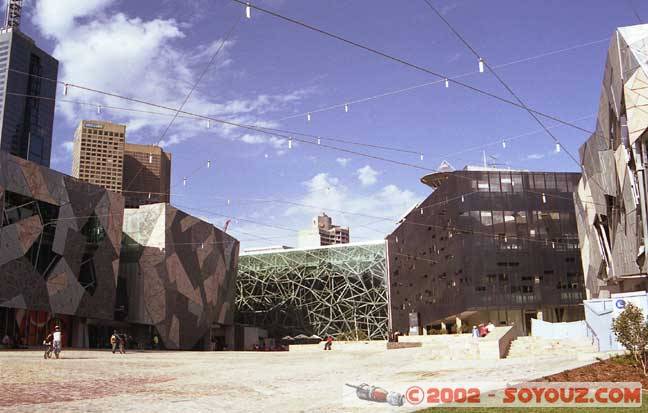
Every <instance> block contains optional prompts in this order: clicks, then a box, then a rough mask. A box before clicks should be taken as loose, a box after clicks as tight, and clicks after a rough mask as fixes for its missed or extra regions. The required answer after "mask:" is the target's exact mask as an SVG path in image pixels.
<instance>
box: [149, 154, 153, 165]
mask: <svg viewBox="0 0 648 413" xmlns="http://www.w3.org/2000/svg"><path fill="white" fill-rule="evenodd" d="M149 163H153V154H152V153H149Z"/></svg>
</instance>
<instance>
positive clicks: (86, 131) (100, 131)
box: [83, 128, 124, 138]
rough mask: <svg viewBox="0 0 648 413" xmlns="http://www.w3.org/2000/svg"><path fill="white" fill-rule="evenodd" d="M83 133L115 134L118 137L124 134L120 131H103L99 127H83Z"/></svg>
mask: <svg viewBox="0 0 648 413" xmlns="http://www.w3.org/2000/svg"><path fill="white" fill-rule="evenodd" d="M83 133H84V134H85V135H99V136H115V137H119V138H123V137H124V134H123V133H120V132H112V131H104V130H101V129H92V128H83Z"/></svg>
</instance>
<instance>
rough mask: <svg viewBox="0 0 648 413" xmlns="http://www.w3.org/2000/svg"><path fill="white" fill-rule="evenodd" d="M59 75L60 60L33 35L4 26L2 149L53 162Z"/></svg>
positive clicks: (0, 38)
mask: <svg viewBox="0 0 648 413" xmlns="http://www.w3.org/2000/svg"><path fill="white" fill-rule="evenodd" d="M57 76H58V61H57V60H56V59H54V58H53V57H52V56H50V55H49V54H47V53H46V52H44V51H43V50H41V49H39V48H38V47H37V46H36V44H35V43H34V41H33V40H32V39H31V38H29V37H28V36H26V35H25V34H23V33H22V32H20V31H18V30H16V29H11V28H4V29H2V30H0V88H1V92H0V150H3V151H5V152H10V153H11V154H13V155H16V156H19V157H21V158H24V159H28V160H30V161H32V162H35V163H37V164H40V165H44V166H49V164H50V154H51V151H52V127H53V124H54V105H55V99H56V79H57ZM48 79H52V80H53V81H52V80H48ZM31 96H40V97H41V98H34V97H31Z"/></svg>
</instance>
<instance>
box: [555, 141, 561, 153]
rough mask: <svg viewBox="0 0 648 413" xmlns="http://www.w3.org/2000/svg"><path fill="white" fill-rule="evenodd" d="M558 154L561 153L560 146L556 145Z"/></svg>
mask: <svg viewBox="0 0 648 413" xmlns="http://www.w3.org/2000/svg"><path fill="white" fill-rule="evenodd" d="M556 152H560V144H559V143H556Z"/></svg>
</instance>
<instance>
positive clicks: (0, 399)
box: [0, 376, 174, 407]
mask: <svg viewBox="0 0 648 413" xmlns="http://www.w3.org/2000/svg"><path fill="white" fill-rule="evenodd" d="M172 380H174V378H173V377H165V376H157V377H146V378H133V377H129V378H124V379H111V380H90V381H88V380H71V381H66V382H63V383H57V382H44V383H32V384H0V407H12V406H18V405H29V404H42V403H60V402H71V401H77V400H89V399H99V398H102V397H110V396H116V395H120V394H125V393H128V394H133V393H142V392H147V391H148V390H149V389H147V387H146V386H148V385H151V384H159V383H166V382H169V381H172Z"/></svg>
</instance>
